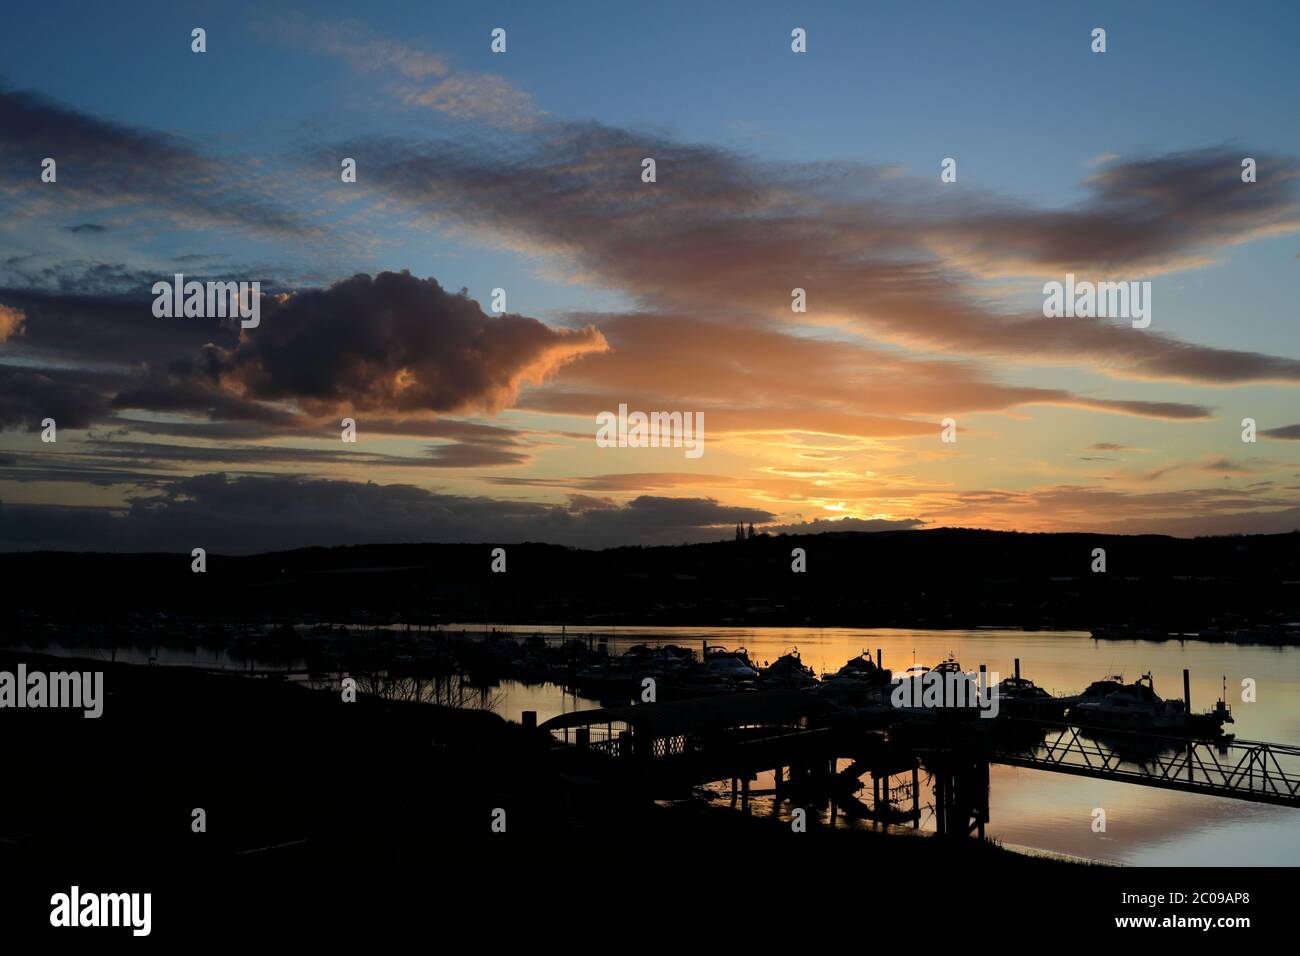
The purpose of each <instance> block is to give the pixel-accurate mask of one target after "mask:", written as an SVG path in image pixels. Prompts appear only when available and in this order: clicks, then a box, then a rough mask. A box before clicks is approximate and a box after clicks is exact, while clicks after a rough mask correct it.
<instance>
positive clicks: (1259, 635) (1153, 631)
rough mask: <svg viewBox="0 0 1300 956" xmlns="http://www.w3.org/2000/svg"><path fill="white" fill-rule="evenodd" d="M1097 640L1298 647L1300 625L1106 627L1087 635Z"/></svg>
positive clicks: (1096, 629)
mask: <svg viewBox="0 0 1300 956" xmlns="http://www.w3.org/2000/svg"><path fill="white" fill-rule="evenodd" d="M1090 633H1091V634H1092V636H1093V638H1094V639H1096V640H1099V641H1181V640H1198V641H1210V642H1213V643H1220V644H1300V622H1295V621H1292V622H1281V623H1276V624H1256V625H1251V626H1245V627H1218V626H1212V627H1203V628H1201V629H1200V630H1198V631H1171V630H1169V629H1168V628H1162V627H1147V626H1144V625H1138V624H1108V625H1104V626H1101V627H1094V628H1093V629H1092V631H1091V632H1090Z"/></svg>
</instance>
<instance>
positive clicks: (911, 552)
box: [0, 529, 1300, 630]
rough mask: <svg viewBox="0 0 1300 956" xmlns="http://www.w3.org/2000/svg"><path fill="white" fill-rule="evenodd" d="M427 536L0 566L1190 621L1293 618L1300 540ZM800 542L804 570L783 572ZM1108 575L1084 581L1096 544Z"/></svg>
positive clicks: (228, 597)
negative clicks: (592, 540) (596, 543)
mask: <svg viewBox="0 0 1300 956" xmlns="http://www.w3.org/2000/svg"><path fill="white" fill-rule="evenodd" d="M504 547H505V550H506V571H505V573H493V572H492V570H491V565H492V549H493V546H492V545H487V544H473V545H462V544H422V545H362V546H354V547H341V548H309V549H304V550H299V551H288V552H280V553H274V554H262V555H253V556H248V557H222V556H220V555H209V556H208V560H207V571H206V573H203V574H197V573H194V572H192V571H191V570H190V563H191V558H190V556H189V555H188V554H177V555H168V554H142V555H120V554H65V553H51V552H43V553H31V554H7V555H3V556H0V574H3V579H4V581H5V582H6V585H7V587H6V591H7V600H6V606H7V609H8V611H9V612H10V613H23V614H24V616H25V618H27V619H30V617H31V613H35V614H36V615H39V616H40V617H41V618H44V619H50V620H55V619H57V620H69V619H75V618H83V619H85V620H87V621H94V620H96V619H98V618H100V617H101V616H102V615H104V614H106V613H122V612H127V613H156V612H163V613H168V614H193V615H198V616H204V617H210V616H211V617H219V618H222V617H228V618H232V619H233V618H239V617H244V616H248V615H258V616H266V615H271V616H274V617H283V618H285V619H290V620H310V619H319V620H322V621H336V622H337V621H352V620H356V621H359V620H373V621H388V622H401V621H404V620H405V621H420V622H425V623H429V622H442V623H445V622H452V621H467V622H470V621H482V622H528V623H556V624H560V623H565V624H571V625H581V624H585V623H589V624H592V625H612V624H620V625H625V624H637V623H640V624H649V623H662V624H700V625H703V624H724V623H736V624H750V625H756V624H812V625H824V626H831V625H843V626H888V625H900V626H922V625H928V626H938V627H943V626H973V625H977V624H984V625H998V624H1005V625H1014V626H1020V625H1025V626H1055V627H1089V626H1093V625H1096V624H1099V623H1108V622H1114V623H1118V622H1121V621H1131V622H1139V623H1152V624H1157V625H1161V626H1168V627H1170V628H1173V629H1182V628H1186V629H1188V630H1195V629H1196V628H1198V627H1202V626H1205V624H1206V623H1207V621H1208V620H1209V619H1210V618H1212V617H1224V616H1226V617H1228V618H1229V619H1231V618H1232V617H1234V616H1235V617H1237V618H1239V619H1245V620H1259V619H1264V618H1270V617H1271V618H1289V619H1296V618H1297V617H1300V611H1298V610H1297V609H1298V607H1300V532H1292V533H1290V534H1283V535H1259V536H1247V537H1224V538H1196V539H1181V538H1169V537H1160V536H1138V537H1124V536H1112V535H1092V534H1019V533H1011V532H989V531H971V530H953V529H941V530H934V531H891V532H879V533H869V534H864V533H831V534H818V535H800V536H785V535H782V536H775V537H765V536H761V535H760V536H758V537H755V538H753V539H749V540H743V541H722V542H717V543H712V544H697V545H681V546H675V547H656V548H615V549H610V550H606V551H583V550H577V549H571V548H565V547H560V546H555V545H545V544H516V545H505V546H504ZM794 548H803V549H804V550H805V552H806V556H807V559H806V560H807V570H806V572H804V573H795V572H793V571H792V570H791V561H792V558H791V552H792V549H794ZM1094 548H1103V549H1105V552H1106V563H1107V564H1106V571H1105V573H1094V572H1093V571H1092V570H1091V565H1092V562H1093V560H1094V559H1093V549H1094Z"/></svg>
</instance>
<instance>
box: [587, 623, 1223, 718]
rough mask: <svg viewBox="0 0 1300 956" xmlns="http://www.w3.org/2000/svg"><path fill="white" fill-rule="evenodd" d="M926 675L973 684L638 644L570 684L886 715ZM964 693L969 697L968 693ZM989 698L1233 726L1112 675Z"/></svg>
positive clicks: (851, 664) (1002, 703) (1008, 710)
mask: <svg viewBox="0 0 1300 956" xmlns="http://www.w3.org/2000/svg"><path fill="white" fill-rule="evenodd" d="M932 674H933V675H935V676H938V677H941V678H943V679H944V680H945V681H949V682H958V683H960V682H962V681H965V682H969V683H970V684H971V685H974V684H975V683H976V682H977V681H978V679H979V678H978V675H976V674H968V673H966V672H964V671H963V670H962V667H961V665H960V664H959V663H958V662H957V661H956V660H954V659H953V658H951V657H949V658H947V659H945V660H943V661H941V662H940V663H938V664H936V665H934V666H933V667H928V666H926V665H920V664H918V665H913V666H911V667H909V668H908V669H907V670H906V671H904V672H902V673H900V674H899V675H897V677H895V675H894V673H893V672H892V671H891V670H889V669H888V668H886V667H882V666H881V665H880V662H879V661H877V660H875V659H873V658H872V656H871V653H870V652H869V651H862V652H861V653H860V654H859V655H858V656H856V657H853V658H851V659H850V660H848V661H846V662H845V663H844V664H843V665H842V666H841V667H840V668H839V669H838V670H836V671H834V672H831V673H825V674H822V675H821V677H820V678H818V676H817V675H816V673H815V672H814V671H813V669H812V668H811V667H809V666H808V665H807V664H805V663H804V662H803V660H802V659H801V658H800V656H799V650H798V648H792V649H791V650H790V651H789V652H787V653H786V654H783V655H781V656H780V657H778V658H777V659H776V660H775V661H774V662H772V663H770V664H768V663H766V662H765V663H764V664H762V665H761V666H760V665H758V664H756V663H755V662H754V661H753V660H751V659H750V657H749V654H748V653H747V651H746V650H745V649H744V648H739V649H734V650H729V649H727V648H724V647H716V646H714V647H710V646H708V645H707V644H706V645H705V648H704V655H703V659H702V660H699V661H697V660H696V658H695V655H694V653H693V652H692V651H691V650H690V649H688V648H684V647H680V646H678V645H671V644H670V645H663V646H659V647H652V646H650V645H645V644H638V645H636V646H635V647H632V648H630V649H629V650H628V651H627V652H626V653H625V654H623V655H622V656H621V657H618V658H610V659H608V660H607V661H605V662H603V663H602V664H601V665H599V666H597V667H591V668H586V669H584V670H582V671H579V672H578V673H577V674H576V675H574V680H573V681H572V682H571V683H573V684H575V685H577V686H578V687H580V688H583V687H585V688H586V689H588V690H590V689H592V685H593V684H596V685H600V684H618V685H624V684H626V685H629V687H628V689H631V688H630V685H632V684H635V683H638V682H639V681H640V680H641V679H643V678H644V677H645V676H657V677H666V678H668V679H669V680H670V682H671V684H670V686H673V687H675V688H676V689H677V690H679V691H681V692H685V693H684V695H685V696H689V695H692V694H699V693H709V692H738V691H746V690H757V689H772V688H783V689H795V690H804V691H808V692H810V693H815V694H819V695H822V696H825V697H827V698H829V699H831V700H832V701H834V702H835V703H837V704H840V705H841V706H845V707H852V708H856V709H858V710H871V709H883V708H888V707H889V706H890V697H891V693H892V691H893V689H894V688H895V687H896V686H897V685H898V683H899V682H900V681H908V680H912V681H918V682H924V681H927V680H929V681H933V680H934V677H927V675H932ZM597 689H599V688H597ZM611 689H612V688H611ZM969 689H970V690H971V691H974V689H975V688H974V687H973V686H972V687H971V688H969ZM989 692H991V693H992V694H995V695H996V696H997V698H998V712H999V713H1000V714H1005V715H1007V716H1010V717H1029V718H1036V719H1044V720H1061V719H1068V720H1070V721H1071V722H1072V723H1075V724H1079V725H1081V726H1092V727H1106V728H1120V729H1129V730H1148V731H1149V730H1155V731H1159V732H1162V733H1169V734H1174V735H1188V736H1206V737H1216V736H1221V735H1222V734H1223V725H1224V724H1227V723H1232V722H1233V719H1232V714H1231V711H1230V710H1229V708H1228V706H1227V705H1226V703H1225V702H1224V700H1223V699H1222V698H1220V699H1219V701H1218V702H1217V704H1216V705H1215V707H1214V708H1213V709H1212V710H1209V711H1206V712H1204V713H1189V712H1188V711H1187V708H1186V705H1185V702H1184V701H1182V700H1179V699H1176V698H1171V699H1165V698H1162V697H1160V696H1159V695H1158V694H1157V693H1156V691H1155V683H1154V680H1153V678H1152V676H1151V674H1149V673H1147V674H1143V675H1142V676H1140V677H1139V678H1137V680H1135V681H1132V682H1126V681H1125V680H1124V678H1123V676H1122V675H1119V674H1114V675H1107V676H1106V677H1104V678H1102V679H1101V680H1097V681H1093V682H1092V683H1091V684H1089V685H1088V686H1087V687H1086V688H1085V689H1084V690H1083V691H1082V692H1081V693H1079V694H1075V695H1070V696H1055V695H1053V694H1050V693H1048V692H1047V691H1046V690H1044V689H1043V688H1041V687H1039V686H1037V685H1036V684H1035V683H1034V682H1033V681H1032V680H1030V679H1029V678H1026V677H1022V676H1020V674H1019V673H1017V674H1016V675H1014V676H1010V677H1004V678H1002V679H1001V680H1000V681H998V682H997V683H996V684H994V685H993V686H992V688H991V691H989ZM918 699H919V698H918ZM968 699H972V700H973V699H974V696H973V693H972V694H970V695H968Z"/></svg>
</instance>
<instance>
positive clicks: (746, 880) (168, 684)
mask: <svg viewBox="0 0 1300 956" xmlns="http://www.w3.org/2000/svg"><path fill="white" fill-rule="evenodd" d="M19 662H22V663H24V664H26V666H27V667H28V668H29V669H32V670H36V669H43V670H46V671H55V670H58V671H69V670H73V669H78V668H80V669H83V670H95V669H98V670H102V671H104V687H105V699H104V702H103V714H102V716H101V717H99V718H97V719H86V718H84V717H83V716H82V715H81V712H80V711H67V710H58V711H56V710H49V709H44V710H42V709H23V710H17V709H4V710H0V733H3V740H4V764H5V768H6V773H5V774H4V778H5V782H4V784H3V786H0V926H3V927H4V932H5V933H7V934H10V938H20V936H22V935H26V934H29V933H36V934H64V935H66V934H69V933H71V934H74V935H73V937H71V938H73V939H75V941H76V945H77V946H78V947H79V948H80V947H82V946H83V945H89V944H94V946H93V947H91V948H90V949H87V950H85V951H98V949H97V948H95V947H97V946H98V944H99V943H100V941H101V940H107V939H108V938H109V936H112V934H113V933H118V934H119V935H121V934H125V935H124V936H123V938H122V940H120V942H122V943H135V944H137V945H138V944H139V941H138V940H136V939H134V938H133V937H131V936H130V934H129V932H128V931H125V930H121V929H112V928H103V927H100V928H86V927H82V928H76V929H69V928H58V929H55V928H52V927H51V926H50V925H49V918H50V913H51V898H52V896H53V895H54V894H57V893H67V892H68V891H69V889H70V888H71V887H72V886H74V885H75V886H78V887H79V888H80V889H81V890H82V891H88V892H95V891H97V892H112V893H122V892H142V893H143V892H148V893H150V894H151V899H152V907H153V910H152V912H153V927H152V930H151V934H150V936H151V938H152V939H154V940H156V941H158V942H163V941H166V942H172V943H175V942H189V941H192V940H194V939H196V938H203V939H206V940H211V939H215V938H218V937H230V938H232V939H236V940H239V939H245V940H251V939H254V938H258V937H257V934H260V933H267V932H270V933H273V934H289V935H290V936H291V937H292V938H293V939H294V940H295V941H298V940H307V939H317V938H328V939H332V940H336V941H337V940H338V939H342V938H345V937H353V936H359V937H364V938H366V939H369V940H370V941H371V942H372V943H373V942H378V941H385V940H389V941H391V940H394V939H397V938H403V937H402V936H400V935H393V936H390V935H388V934H404V933H405V932H406V930H407V928H408V927H409V926H411V925H415V926H417V927H418V929H419V930H420V931H422V932H424V933H426V934H431V938H441V937H442V935H443V934H444V933H447V932H452V931H453V930H454V931H456V932H461V931H469V932H472V933H474V934H476V935H477V936H478V937H479V938H481V939H482V940H484V941H493V942H496V941H498V940H499V939H500V938H501V937H503V936H506V935H510V936H513V935H515V934H522V935H525V936H527V938H529V939H532V940H534V941H536V942H537V943H538V944H539V945H540V944H541V942H542V941H543V940H545V939H547V938H553V939H557V940H559V939H572V938H574V934H575V933H576V934H579V935H584V934H597V933H615V934H619V933H622V934H631V937H639V936H640V935H643V934H644V933H666V934H670V936H669V937H666V938H671V934H672V933H688V934H689V935H690V936H691V938H693V939H695V940H697V941H698V940H700V939H711V940H719V941H725V940H729V941H731V942H733V943H736V942H738V941H740V940H745V939H753V940H759V941H767V942H775V941H776V940H778V939H781V938H782V937H783V936H785V935H786V934H788V933H790V932H792V931H797V930H798V929H799V928H800V927H804V928H806V931H808V932H812V931H814V930H815V931H817V932H820V933H823V934H825V933H832V934H833V933H836V932H843V931H848V930H851V929H852V927H853V926H857V925H859V924H860V923H861V922H862V921H863V920H866V921H867V922H868V923H869V925H870V929H871V933H874V932H883V931H884V930H885V928H886V927H888V926H893V925H894V924H896V923H898V924H900V925H902V926H903V927H904V928H903V929H902V930H901V931H903V932H905V933H906V932H920V931H922V930H923V931H924V932H926V933H936V932H937V933H940V935H939V936H935V937H933V941H934V942H936V943H938V942H941V941H942V940H943V939H945V938H948V936H947V935H945V934H949V933H952V934H955V935H952V937H951V938H952V939H954V940H955V939H959V938H965V934H966V932H967V930H969V928H970V927H969V926H966V923H965V922H961V923H960V925H959V924H958V923H956V922H954V919H956V918H957V917H960V920H961V921H966V920H982V921H984V923H983V925H985V926H986V927H991V926H993V925H995V924H996V923H997V922H999V921H1001V920H1003V919H1006V920H1012V921H1015V922H1016V923H1017V924H1018V925H1020V926H1022V927H1027V926H1029V925H1033V924H1035V923H1036V921H1037V920H1039V919H1040V918H1045V915H1046V914H1048V913H1049V912H1051V910H1052V908H1054V907H1055V908H1057V910H1058V923H1059V918H1060V917H1059V913H1060V912H1067V913H1069V914H1070V915H1069V916H1068V921H1070V925H1073V926H1078V927H1091V928H1092V929H1100V928H1105V924H1106V923H1107V921H1108V920H1111V921H1112V922H1113V917H1114V916H1116V915H1119V916H1123V915H1124V914H1126V913H1130V912H1132V913H1135V914H1137V915H1148V914H1150V913H1151V912H1152V911H1153V910H1152V909H1150V908H1133V907H1131V906H1125V905H1121V903H1120V902H1119V901H1120V900H1121V896H1120V894H1121V892H1129V893H1140V892H1145V891H1146V890H1144V889H1143V888H1147V889H1148V890H1149V889H1150V888H1152V887H1164V888H1165V889H1166V890H1168V889H1178V888H1180V887H1182V888H1185V887H1189V886H1192V885H1195V886H1196V887H1197V888H1199V889H1202V890H1205V889H1210V888H1211V887H1220V888H1222V889H1238V888H1240V887H1241V886H1243V885H1246V884H1250V885H1254V884H1255V883H1256V882H1258V880H1257V877H1258V874H1235V875H1233V874H1222V873H1211V872H1210V871H1195V873H1194V874H1192V875H1191V876H1189V873H1188V872H1187V871H1184V872H1182V873H1174V874H1168V875H1162V874H1159V873H1157V872H1155V871H1140V872H1137V871H1125V870H1118V869H1113V868H1104V867H1092V866H1081V865H1074V864H1064V863H1059V862H1056V861H1050V860H1044V859H1037V858H1030V857H1024V856H1021V855H1018V854H1013V853H1009V852H1006V851H1003V850H1001V849H1000V848H999V847H996V846H993V845H990V844H979V843H976V842H975V841H973V840H957V841H940V840H938V839H933V838H927V837H915V836H885V835H882V834H877V833H871V832H865V831H843V830H839V831H833V830H829V829H828V828H824V827H819V826H818V825H816V824H815V823H814V825H813V826H811V827H810V828H809V830H808V832H806V833H802V834H795V833H792V832H791V830H790V828H789V826H788V825H785V824H782V823H781V822H779V821H777V820H771V819H757V818H750V817H745V816H743V815H741V814H739V813H736V812H734V811H732V810H730V809H726V808H721V807H708V806H701V805H689V804H688V805H682V806H675V807H661V806H658V805H655V804H654V803H651V802H648V801H646V800H644V799H643V798H641V797H639V796H637V795H635V794H631V793H625V792H620V791H619V790H618V789H616V788H612V787H610V786H609V785H608V784H602V783H600V782H597V781H594V780H588V779H583V778H582V777H581V776H575V775H573V774H571V773H564V772H562V771H561V770H557V769H556V764H555V763H554V762H553V761H550V760H548V759H547V743H546V739H545V735H540V736H539V735H538V734H537V732H535V731H534V732H530V731H527V730H525V729H524V728H523V727H520V726H518V725H514V724H510V723H508V722H506V721H504V720H502V719H500V718H499V717H497V716H496V715H494V714H491V713H488V712H483V711H464V710H454V709H450V708H441V707H433V706H429V705H421V704H412V703H406V702H393V701H382V700H378V699H375V698H371V697H366V696H361V697H359V698H358V699H357V701H356V702H355V703H345V702H343V701H342V699H341V695H340V694H337V693H335V692H333V691H313V690H309V689H307V688H305V687H302V686H298V685H295V684H291V683H288V682H284V681H278V680H273V679H249V678H245V677H240V676H234V675H221V674H209V673H203V672H198V671H188V670H181V669H162V668H145V667H129V666H125V665H116V666H114V665H105V664H103V663H102V662H89V661H83V662H74V661H70V660H68V659H59V658H42V657H39V656H33V655H14V654H12V653H9V652H4V653H0V670H8V671H13V670H14V669H15V668H16V666H17V664H18V663H19ZM196 810H202V811H203V819H204V823H205V827H204V830H203V832H196V826H195V820H196V816H195V811H196ZM501 810H504V811H505V820H506V827H505V830H504V832H494V829H493V827H492V821H493V820H494V814H496V813H497V812H498V811H501ZM1261 892H1266V891H1257V895H1256V896H1255V900H1256V904H1254V905H1252V906H1249V908H1248V911H1249V912H1251V913H1253V914H1255V915H1256V917H1257V918H1262V917H1263V916H1265V915H1266V914H1267V913H1268V912H1269V910H1268V908H1267V904H1265V903H1264V902H1263V897H1262V896H1261V895H1259V893H1261ZM1220 909H1222V908H1219V909H1215V910H1214V911H1213V912H1212V913H1211V915H1219V911H1220ZM1188 911H1189V912H1192V913H1201V912H1206V911H1203V910H1201V909H1189V910H1188ZM938 913H945V914H946V913H952V914H956V915H955V916H944V918H943V919H942V920H939V919H937V916H936V914H938ZM846 921H847V922H846ZM1260 921H1261V922H1262V919H1261V920H1260ZM907 926H911V927H912V929H911V930H907V929H906V927H907ZM962 926H966V929H961V927H962ZM1062 928H1065V927H1062ZM1110 931H1114V928H1113V926H1112V927H1110ZM868 935H870V933H869V934H868ZM60 938H62V937H59V936H55V937H54V939H56V940H57V939H60ZM114 938H116V937H114ZM859 938H860V937H859ZM1224 938H1226V937H1224ZM1237 938H1240V937H1237ZM295 948H296V946H295ZM384 948H391V947H387V946H385V947H384Z"/></svg>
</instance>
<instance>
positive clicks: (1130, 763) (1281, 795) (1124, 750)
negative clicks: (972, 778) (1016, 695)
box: [988, 716, 1300, 807]
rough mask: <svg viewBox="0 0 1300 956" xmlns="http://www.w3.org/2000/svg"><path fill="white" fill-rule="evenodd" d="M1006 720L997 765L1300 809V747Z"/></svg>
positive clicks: (996, 745) (995, 749) (996, 743)
mask: <svg viewBox="0 0 1300 956" xmlns="http://www.w3.org/2000/svg"><path fill="white" fill-rule="evenodd" d="M1003 721H1006V722H1007V725H1008V726H1009V727H1010V728H1012V729H1013V732H1012V733H1010V734H998V735H997V736H996V737H994V738H993V740H992V742H991V749H990V753H989V755H988V759H989V760H990V761H991V762H993V763H1000V764H1007V765H1009V766H1013V767H1028V768H1031V769H1035V770H1047V771H1051V772H1053V773H1068V774H1075V775H1077V776H1082V777H1095V778H1098V779H1102V780H1118V781H1122V782H1126V783H1135V784H1140V785H1142V786H1147V787H1162V788H1164V789H1167V790H1182V791H1186V792H1188V793H1205V794H1213V795H1215V796H1219V797H1229V798H1231V799H1234V800H1250V801H1253V802H1255V803H1271V804H1276V805H1279V806H1287V807H1300V747H1294V746H1290V745H1288V744H1275V743H1267V742H1264V741H1259V740H1237V739H1235V738H1231V737H1224V738H1220V739H1203V740H1202V739H1189V738H1186V737H1171V736H1167V735H1160V734H1157V733H1144V732H1138V731H1130V730H1114V729H1109V728H1099V727H1087V726H1083V725H1079V724H1074V723H1062V722H1060V721H1046V720H1033V719H1030V718H1023V717H1015V718H1012V717H1005V716H1004V717H1002V718H1000V719H999V723H1002V722H1003ZM1040 735H1041V737H1040ZM1030 737H1033V738H1034V739H1033V740H1032V742H1031V741H1030V740H1029V738H1030Z"/></svg>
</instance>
